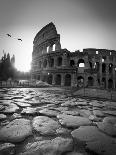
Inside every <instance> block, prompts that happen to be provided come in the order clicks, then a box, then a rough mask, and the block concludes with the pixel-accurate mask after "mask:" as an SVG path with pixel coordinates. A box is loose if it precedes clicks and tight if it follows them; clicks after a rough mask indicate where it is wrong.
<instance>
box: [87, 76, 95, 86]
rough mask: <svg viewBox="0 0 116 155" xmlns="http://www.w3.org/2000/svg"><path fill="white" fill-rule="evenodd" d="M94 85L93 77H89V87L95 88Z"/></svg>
mask: <svg viewBox="0 0 116 155" xmlns="http://www.w3.org/2000/svg"><path fill="white" fill-rule="evenodd" d="M93 83H94V79H93V77H91V76H89V77H88V86H93Z"/></svg>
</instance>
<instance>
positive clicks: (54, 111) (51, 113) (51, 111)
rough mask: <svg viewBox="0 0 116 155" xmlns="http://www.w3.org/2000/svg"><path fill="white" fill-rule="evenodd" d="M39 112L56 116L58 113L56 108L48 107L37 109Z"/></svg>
mask: <svg viewBox="0 0 116 155" xmlns="http://www.w3.org/2000/svg"><path fill="white" fill-rule="evenodd" d="M39 113H40V114H43V115H46V116H51V117H52V116H55V117H56V116H57V115H58V114H59V112H58V111H56V110H49V109H42V110H40V111H39Z"/></svg>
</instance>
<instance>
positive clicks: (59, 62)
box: [57, 57, 62, 66]
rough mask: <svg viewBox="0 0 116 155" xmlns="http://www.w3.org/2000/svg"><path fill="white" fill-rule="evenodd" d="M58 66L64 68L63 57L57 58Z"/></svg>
mask: <svg viewBox="0 0 116 155" xmlns="http://www.w3.org/2000/svg"><path fill="white" fill-rule="evenodd" d="M57 65H58V66H62V57H58V58H57Z"/></svg>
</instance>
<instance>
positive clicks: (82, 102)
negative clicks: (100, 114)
mask: <svg viewBox="0 0 116 155" xmlns="http://www.w3.org/2000/svg"><path fill="white" fill-rule="evenodd" d="M75 103H76V105H78V106H86V105H88V103H87V102H86V101H81V102H80V101H77V102H75Z"/></svg>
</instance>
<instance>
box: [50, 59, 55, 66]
mask: <svg viewBox="0 0 116 155" xmlns="http://www.w3.org/2000/svg"><path fill="white" fill-rule="evenodd" d="M49 67H54V59H53V58H52V59H50V62H49Z"/></svg>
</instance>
